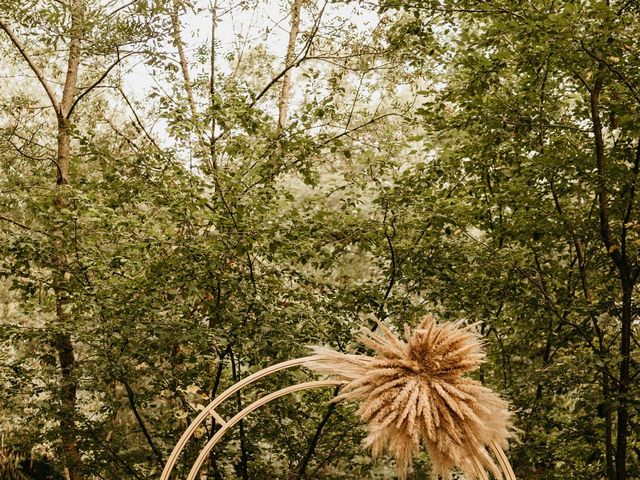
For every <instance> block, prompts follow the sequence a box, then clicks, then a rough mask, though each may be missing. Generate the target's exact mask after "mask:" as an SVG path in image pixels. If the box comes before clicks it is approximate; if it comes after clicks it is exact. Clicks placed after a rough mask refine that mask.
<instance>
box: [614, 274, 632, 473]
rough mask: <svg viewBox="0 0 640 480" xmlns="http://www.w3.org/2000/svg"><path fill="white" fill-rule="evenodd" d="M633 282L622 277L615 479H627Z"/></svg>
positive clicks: (628, 278) (625, 276) (626, 277)
mask: <svg viewBox="0 0 640 480" xmlns="http://www.w3.org/2000/svg"><path fill="white" fill-rule="evenodd" d="M632 294H633V281H632V280H631V278H630V277H629V276H628V275H625V274H624V272H623V275H622V332H621V337H620V355H621V356H622V361H621V362H620V378H619V387H618V409H617V413H618V431H617V435H616V478H617V480H626V478H627V437H628V436H629V431H628V428H629V397H628V395H629V381H630V366H631V320H632V313H631V307H632Z"/></svg>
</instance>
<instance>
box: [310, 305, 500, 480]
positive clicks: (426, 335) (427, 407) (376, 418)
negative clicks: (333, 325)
mask: <svg viewBox="0 0 640 480" xmlns="http://www.w3.org/2000/svg"><path fill="white" fill-rule="evenodd" d="M405 338H406V342H405V341H403V340H401V339H399V338H398V337H396V336H395V335H394V334H393V332H392V331H391V330H389V329H388V328H387V327H385V326H384V325H382V324H381V323H380V324H379V331H378V332H375V333H374V332H372V331H371V330H364V332H363V334H362V335H361V336H360V340H361V342H362V343H363V344H364V345H366V346H368V347H371V348H372V349H373V350H374V352H375V356H373V357H371V356H367V355H348V354H343V353H340V352H336V351H333V350H330V349H326V348H322V347H315V348H314V351H315V353H316V356H315V358H314V360H313V361H312V362H310V363H309V365H308V366H309V367H311V368H312V369H314V370H316V371H319V372H322V373H325V374H329V375H331V376H333V377H336V378H338V379H340V380H343V381H345V386H344V389H343V393H342V394H341V395H340V396H338V397H337V398H336V400H342V399H345V400H359V401H361V403H360V407H359V409H358V415H359V417H360V419H361V420H362V421H363V422H366V423H367V428H368V436H367V438H366V444H367V446H369V447H370V448H371V450H372V454H373V456H374V457H377V456H379V455H380V454H381V453H382V452H383V451H384V450H385V449H386V450H387V451H388V452H389V453H391V454H392V455H394V456H395V458H396V463H397V468H398V474H399V476H400V477H401V478H405V476H406V473H407V471H408V469H409V468H410V466H411V459H412V457H413V455H414V454H415V453H416V452H417V451H418V450H419V448H420V443H421V442H422V443H423V444H424V446H425V447H426V449H427V451H428V453H429V455H430V457H431V463H432V473H433V476H434V477H435V478H437V476H438V475H442V476H443V477H445V478H449V476H450V474H451V472H452V470H453V469H454V468H456V467H457V468H458V469H459V470H460V471H462V472H463V473H464V474H465V476H466V478H470V479H476V478H483V475H484V470H485V469H486V470H487V471H489V472H491V473H492V474H493V475H494V476H495V478H502V473H501V471H500V469H499V468H498V466H497V465H496V463H495V461H494V459H493V458H492V457H491V456H490V454H489V452H488V450H487V446H489V445H492V444H495V445H498V446H500V447H501V448H506V447H507V440H508V439H509V437H511V436H512V427H511V424H510V416H511V415H510V413H509V410H508V404H507V403H506V402H505V401H504V400H502V399H501V398H500V397H498V395H496V394H495V393H494V392H493V391H491V390H489V389H488V388H485V387H483V386H482V385H481V384H480V383H479V382H477V381H475V380H472V379H470V378H467V377H465V376H464V374H465V373H467V372H470V371H472V370H475V369H476V368H477V367H478V366H479V365H480V364H481V363H482V361H483V359H484V353H483V351H482V347H481V345H480V342H479V340H478V337H477V335H476V334H474V333H473V332H472V331H471V330H470V328H469V327H463V326H462V325H461V324H460V323H447V324H438V323H437V322H436V321H435V320H434V319H433V318H432V317H427V318H425V319H424V320H422V322H421V323H420V325H418V328H417V329H415V330H413V331H411V329H410V328H409V327H408V326H405ZM481 469H482V472H483V473H480V471H481Z"/></svg>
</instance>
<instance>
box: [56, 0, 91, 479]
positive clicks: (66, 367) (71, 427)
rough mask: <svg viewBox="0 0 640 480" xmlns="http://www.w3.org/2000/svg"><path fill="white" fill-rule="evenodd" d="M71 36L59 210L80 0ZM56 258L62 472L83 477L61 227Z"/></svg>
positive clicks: (61, 113)
mask: <svg viewBox="0 0 640 480" xmlns="http://www.w3.org/2000/svg"><path fill="white" fill-rule="evenodd" d="M71 17H72V23H71V39H70V42H69V57H68V60H67V71H66V75H65V82H64V87H63V91H62V100H61V101H60V105H59V106H58V109H57V116H58V136H57V141H58V151H57V158H56V163H57V170H58V171H57V180H56V184H57V186H58V193H57V195H56V199H55V205H56V208H57V209H58V211H61V210H63V209H66V208H68V207H69V200H68V198H67V192H66V185H68V184H69V166H70V163H71V126H70V125H69V114H70V112H71V109H72V106H73V102H74V100H75V97H76V93H77V82H78V69H79V67H80V57H81V43H82V31H83V17H84V4H83V2H82V0H74V2H73V5H72V7H71ZM54 236H55V243H54V248H55V262H56V269H57V272H55V273H54V279H53V289H54V292H55V297H56V321H57V323H58V325H57V329H58V331H59V333H58V334H57V335H56V340H55V346H56V350H57V353H58V361H59V362H60V374H61V377H62V379H61V385H60V397H61V398H60V400H61V409H60V437H61V440H62V449H63V451H64V463H65V467H64V470H65V475H66V477H67V478H68V479H69V480H79V479H81V478H82V474H81V470H82V461H81V458H80V451H79V449H78V444H77V441H76V420H75V417H76V400H77V389H78V384H77V378H76V373H75V372H76V368H77V363H76V355H75V347H74V344H73V339H72V337H71V328H70V325H69V323H70V314H69V297H68V288H67V286H66V283H67V281H68V278H69V275H70V274H69V265H68V260H67V253H66V249H67V245H68V244H69V243H70V239H68V238H66V233H65V231H64V229H62V230H58V231H56V232H55V233H54Z"/></svg>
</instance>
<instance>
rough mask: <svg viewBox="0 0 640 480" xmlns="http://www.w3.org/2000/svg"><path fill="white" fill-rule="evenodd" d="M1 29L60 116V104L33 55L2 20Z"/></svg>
mask: <svg viewBox="0 0 640 480" xmlns="http://www.w3.org/2000/svg"><path fill="white" fill-rule="evenodd" d="M0 28H1V29H2V30H4V31H5V33H6V34H7V35H8V36H9V39H11V42H12V43H13V44H14V45H15V47H16V48H17V49H18V51H19V52H20V55H22V58H24V59H25V60H26V62H27V63H28V64H29V67H30V68H31V71H32V72H33V73H35V75H36V77H38V80H39V81H40V84H41V85H42V87H43V88H44V90H45V92H47V96H48V97H49V100H50V101H51V105H52V106H53V109H54V110H55V111H56V114H59V113H60V111H61V110H60V104H59V103H58V101H57V100H56V96H55V94H54V93H53V90H52V89H51V86H50V85H49V82H47V80H46V79H45V78H44V74H43V73H42V71H41V70H40V68H38V66H37V65H36V64H35V62H34V61H33V59H32V58H31V55H29V53H28V52H27V50H26V49H25V47H24V45H22V42H20V40H19V39H18V37H16V36H15V35H14V33H13V31H12V30H11V29H10V28H9V26H8V25H7V24H5V23H4V22H3V21H2V20H0Z"/></svg>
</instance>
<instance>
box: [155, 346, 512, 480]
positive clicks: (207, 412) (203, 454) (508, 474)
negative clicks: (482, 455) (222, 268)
mask: <svg viewBox="0 0 640 480" xmlns="http://www.w3.org/2000/svg"><path fill="white" fill-rule="evenodd" d="M316 358H317V356H316V355H311V356H308V357H302V358H296V359H293V360H288V361H286V362H282V363H278V364H275V365H272V366H270V367H267V368H265V369H263V370H260V371H259V372H256V373H254V374H253V375H249V376H248V377H246V378H245V379H243V380H241V381H239V382H238V383H236V384H234V385H232V386H231V387H229V388H228V389H227V390H225V391H224V392H222V393H221V394H220V395H219V396H217V397H216V398H215V399H214V400H213V401H212V402H211V403H209V404H208V405H207V406H206V407H205V408H204V409H203V410H202V412H200V414H199V415H198V416H197V417H196V418H195V420H194V421H193V422H191V424H190V425H189V427H187V429H186V430H185V432H184V433H183V434H182V436H181V437H180V439H179V440H178V442H177V443H176V446H175V447H174V448H173V451H172V452H171V455H170V456H169V458H168V460H167V463H166V465H165V467H164V469H163V470H162V474H161V475H160V480H169V479H170V477H171V472H172V471H173V469H174V467H175V465H176V463H177V461H178V457H179V456H180V454H181V453H182V450H184V447H185V446H186V444H187V442H188V441H189V439H190V438H191V437H192V436H193V434H194V433H195V431H196V430H197V428H198V427H199V426H200V425H201V424H202V423H203V422H204V421H205V420H206V419H207V418H209V416H211V417H213V418H214V419H215V420H216V422H218V423H219V424H220V425H221V428H220V429H219V430H218V431H217V432H216V433H215V435H214V436H213V437H211V439H210V440H209V441H208V442H207V444H206V445H205V446H204V448H203V449H202V450H201V451H200V454H199V455H198V458H197V459H196V461H195V462H194V464H193V466H192V467H191V470H190V471H189V476H188V477H187V480H195V479H196V476H197V475H198V472H199V471H200V468H201V467H202V465H203V464H204V462H205V461H206V459H207V457H208V456H209V454H210V453H211V450H213V447H214V446H215V445H216V444H217V443H218V442H219V441H220V439H221V438H222V437H223V436H224V435H225V433H227V432H228V431H229V430H230V429H231V428H232V427H233V426H234V425H236V424H237V423H239V422H240V420H242V419H243V418H244V417H246V416H247V415H249V414H250V413H251V412H253V411H254V410H256V409H258V408H260V407H261V406H263V405H265V404H267V403H269V402H271V401H273V400H275V399H276V398H280V397H282V396H284V395H288V394H290V393H294V392H299V391H302V390H311V389H314V388H323V387H331V386H337V385H341V384H343V383H344V382H343V381H341V380H318V381H314V382H305V383H300V384H296V385H291V386H289V387H286V388H282V389H280V390H277V391H275V392H272V393H270V394H268V395H265V396H264V397H261V398H259V399H258V400H256V401H255V402H253V403H252V404H250V405H248V406H247V407H245V408H244V409H242V410H241V411H240V412H238V413H237V414H236V415H234V416H233V417H232V418H231V419H229V420H228V421H225V420H224V419H223V418H222V417H221V416H220V415H219V414H218V413H217V412H216V410H215V409H216V408H217V407H218V406H219V405H220V404H222V402H224V401H225V400H227V399H228V398H229V397H231V395H233V394H234V393H236V392H237V391H239V390H240V389H242V388H243V387H246V386H247V385H250V384H251V383H253V382H255V381H257V380H260V379H261V378H264V377H266V376H269V375H271V374H272V373H275V372H279V371H281V370H286V369H288V368H292V367H296V366H299V365H304V364H305V363H308V362H310V361H313V360H315V359H316ZM490 448H491V450H492V452H493V454H494V455H495V457H496V459H497V460H498V463H499V464H500V467H501V468H502V472H503V475H504V478H505V480H516V476H515V474H514V473H513V469H512V468H511V465H510V464H509V460H508V459H507V456H506V455H505V453H504V451H503V450H502V448H501V447H500V446H499V445H497V444H495V443H493V444H491V445H490ZM476 467H477V475H478V476H479V477H480V478H481V479H482V480H489V477H488V476H487V473H486V471H485V470H484V468H483V467H482V466H481V465H479V464H478V465H476Z"/></svg>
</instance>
